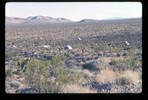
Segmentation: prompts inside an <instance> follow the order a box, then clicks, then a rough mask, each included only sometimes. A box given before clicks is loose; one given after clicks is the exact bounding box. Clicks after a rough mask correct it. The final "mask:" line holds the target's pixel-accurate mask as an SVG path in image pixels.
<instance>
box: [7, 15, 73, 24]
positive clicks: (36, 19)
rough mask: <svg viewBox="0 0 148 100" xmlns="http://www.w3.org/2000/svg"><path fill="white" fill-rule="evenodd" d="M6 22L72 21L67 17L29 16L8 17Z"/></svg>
mask: <svg viewBox="0 0 148 100" xmlns="http://www.w3.org/2000/svg"><path fill="white" fill-rule="evenodd" d="M5 21H6V23H66V22H72V21H71V20H69V19H66V18H52V17H49V16H29V17H27V18H18V17H6V18H5Z"/></svg>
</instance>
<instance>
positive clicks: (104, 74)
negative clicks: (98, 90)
mask: <svg viewBox="0 0 148 100" xmlns="http://www.w3.org/2000/svg"><path fill="white" fill-rule="evenodd" d="M116 75H117V73H116V72H114V71H113V70H110V69H104V70H101V73H98V74H97V76H96V79H95V80H96V82H98V83H100V84H105V83H113V82H114V81H115V79H116V77H117V76H116Z"/></svg>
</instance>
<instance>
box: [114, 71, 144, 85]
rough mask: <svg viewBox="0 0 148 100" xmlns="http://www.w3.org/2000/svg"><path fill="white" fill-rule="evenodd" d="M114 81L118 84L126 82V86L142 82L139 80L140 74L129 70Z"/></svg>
mask: <svg viewBox="0 0 148 100" xmlns="http://www.w3.org/2000/svg"><path fill="white" fill-rule="evenodd" d="M116 80H117V81H118V82H119V81H120V80H124V81H127V82H126V83H128V84H136V83H139V82H142V80H141V79H140V73H139V72H137V71H131V70H126V71H124V72H122V73H121V74H120V75H119V77H117V79H116ZM120 82H121V81H120Z"/></svg>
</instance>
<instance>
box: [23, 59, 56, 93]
mask: <svg viewBox="0 0 148 100" xmlns="http://www.w3.org/2000/svg"><path fill="white" fill-rule="evenodd" d="M50 66H51V62H50V61H41V60H38V59H35V58H33V59H31V60H30V61H29V62H28V64H27V69H26V72H25V73H26V74H25V78H26V81H27V83H29V84H31V86H35V87H37V88H38V89H40V90H43V91H44V92H53V91H55V90H56V87H54V86H51V82H50V81H47V80H48V72H49V68H50Z"/></svg>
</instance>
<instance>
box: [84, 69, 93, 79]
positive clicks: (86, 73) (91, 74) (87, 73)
mask: <svg viewBox="0 0 148 100" xmlns="http://www.w3.org/2000/svg"><path fill="white" fill-rule="evenodd" d="M82 73H83V74H84V75H87V76H89V77H92V76H94V75H93V73H92V72H90V71H89V70H88V69H84V70H82Z"/></svg>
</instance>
